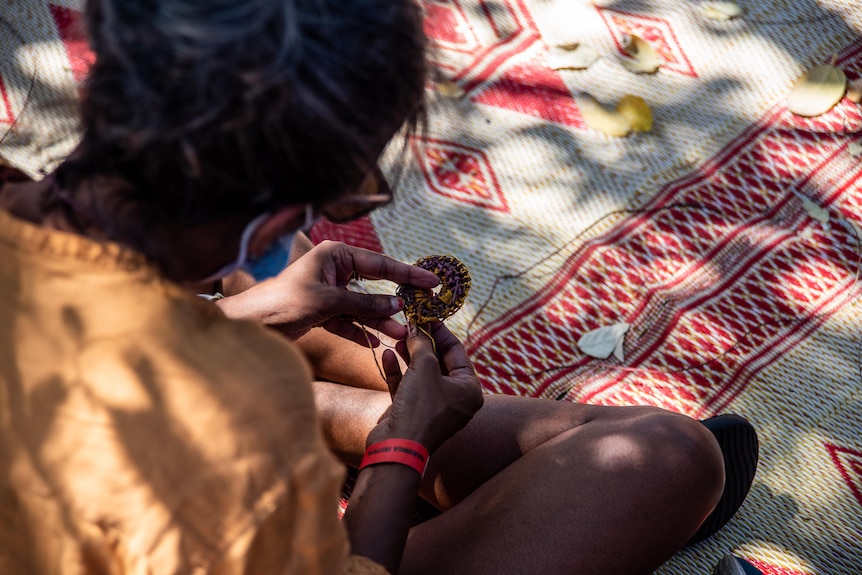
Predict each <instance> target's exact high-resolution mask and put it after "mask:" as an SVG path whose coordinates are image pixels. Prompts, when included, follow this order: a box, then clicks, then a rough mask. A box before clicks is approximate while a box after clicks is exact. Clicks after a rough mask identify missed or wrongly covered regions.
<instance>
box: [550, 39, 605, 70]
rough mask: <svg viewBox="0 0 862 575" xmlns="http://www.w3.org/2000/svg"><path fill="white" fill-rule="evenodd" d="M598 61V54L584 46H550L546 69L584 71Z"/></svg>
mask: <svg viewBox="0 0 862 575" xmlns="http://www.w3.org/2000/svg"><path fill="white" fill-rule="evenodd" d="M598 59H599V53H598V52H596V51H595V50H594V49H592V48H590V47H589V46H587V45H586V44H564V45H562V46H551V48H550V49H549V50H548V67H549V68H550V69H551V70H584V69H586V68H589V67H590V66H592V65H593V64H594V63H595V62H596V60H598Z"/></svg>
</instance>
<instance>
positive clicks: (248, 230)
mask: <svg viewBox="0 0 862 575" xmlns="http://www.w3.org/2000/svg"><path fill="white" fill-rule="evenodd" d="M268 217H269V212H264V213H262V214H260V215H259V216H258V217H256V218H255V219H253V220H252V221H250V222H249V223H248V225H247V226H245V229H244V230H243V231H242V237H241V238H240V240H239V256H237V258H236V260H235V261H236V263H237V265H238V266H241V265H242V264H244V263H245V262H246V260H247V259H248V244H249V243H250V242H251V236H252V235H254V232H256V231H257V228H259V227H260V224H262V223H263V222H264V220H266V219H267V218H268Z"/></svg>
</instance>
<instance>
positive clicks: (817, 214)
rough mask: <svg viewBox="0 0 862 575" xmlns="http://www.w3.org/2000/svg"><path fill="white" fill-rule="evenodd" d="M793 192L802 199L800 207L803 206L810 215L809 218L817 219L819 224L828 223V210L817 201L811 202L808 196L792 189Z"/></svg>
mask: <svg viewBox="0 0 862 575" xmlns="http://www.w3.org/2000/svg"><path fill="white" fill-rule="evenodd" d="M793 194H794V195H795V196H796V197H797V198H799V199H800V200H802V207H803V208H805V211H806V212H808V215H809V216H811V219H813V220H817V221H818V222H820V223H821V224H826V223H829V210H826V209H824V208H822V207H821V206H820V205H818V204H817V203H815V202H813V201H812V200H811V199H810V198H808V196H806V195H804V194H802V193H800V192H797V191H796V190H794V191H793Z"/></svg>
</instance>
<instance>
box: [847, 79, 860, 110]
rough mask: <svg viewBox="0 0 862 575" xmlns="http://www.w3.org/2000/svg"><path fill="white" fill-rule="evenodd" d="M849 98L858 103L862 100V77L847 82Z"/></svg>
mask: <svg viewBox="0 0 862 575" xmlns="http://www.w3.org/2000/svg"><path fill="white" fill-rule="evenodd" d="M847 99H849V100H850V101H851V102H855V103H857V104H858V103H859V102H862V78H856V79H855V80H853V81H852V82H848V83H847Z"/></svg>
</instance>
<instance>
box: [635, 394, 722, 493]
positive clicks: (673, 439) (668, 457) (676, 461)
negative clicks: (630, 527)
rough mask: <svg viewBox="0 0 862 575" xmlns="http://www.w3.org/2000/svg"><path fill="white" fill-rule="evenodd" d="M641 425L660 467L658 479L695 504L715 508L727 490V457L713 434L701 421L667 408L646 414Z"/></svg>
mask: <svg viewBox="0 0 862 575" xmlns="http://www.w3.org/2000/svg"><path fill="white" fill-rule="evenodd" d="M638 425H639V426H640V429H639V433H640V435H641V437H642V438H643V440H644V442H646V443H648V445H649V447H648V449H649V455H650V457H651V458H652V460H653V461H654V462H656V463H657V465H656V468H657V469H659V470H660V473H659V474H658V476H657V477H656V480H657V481H659V482H661V484H662V485H663V486H664V488H665V489H672V490H673V491H674V492H676V493H677V494H678V496H681V497H683V498H686V499H688V500H689V501H690V503H691V504H692V505H693V506H696V507H701V506H702V507H703V508H704V509H707V510H711V509H712V507H713V506H714V505H715V504H716V503H717V502H718V500H719V498H720V497H721V492H722V490H723V489H724V459H723V457H722V454H721V449H720V448H719V445H718V442H717V441H716V440H715V437H714V436H713V435H712V433H711V432H710V431H709V430H708V429H707V428H706V427H705V426H704V425H703V424H702V423H700V422H699V421H696V420H694V419H692V418H690V417H687V416H684V415H681V414H677V413H672V412H668V411H664V410H656V411H655V412H652V413H649V414H647V415H645V416H644V417H643V420H642V421H640V422H639V423H638Z"/></svg>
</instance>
